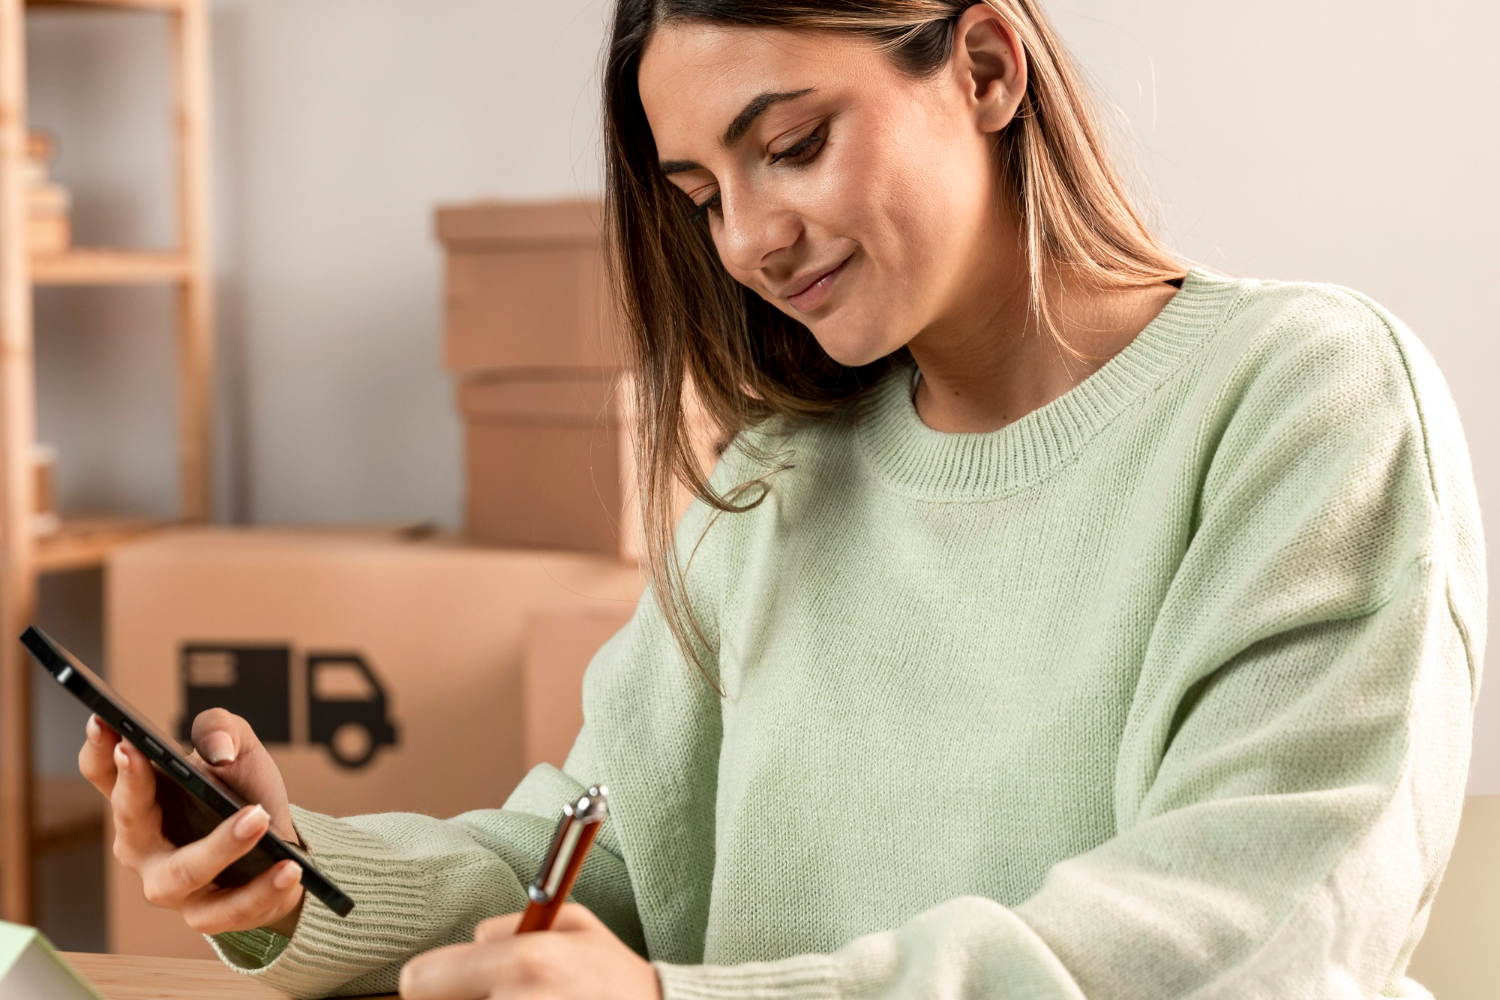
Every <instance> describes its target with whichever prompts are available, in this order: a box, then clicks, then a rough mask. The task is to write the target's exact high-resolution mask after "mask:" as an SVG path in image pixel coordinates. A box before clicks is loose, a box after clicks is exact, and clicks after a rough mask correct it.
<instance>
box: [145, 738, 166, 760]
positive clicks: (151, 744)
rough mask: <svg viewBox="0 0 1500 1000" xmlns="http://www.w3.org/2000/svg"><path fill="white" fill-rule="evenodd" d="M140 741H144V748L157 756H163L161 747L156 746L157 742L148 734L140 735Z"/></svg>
mask: <svg viewBox="0 0 1500 1000" xmlns="http://www.w3.org/2000/svg"><path fill="white" fill-rule="evenodd" d="M141 742H142V743H144V744H146V749H147V750H150V751H151V752H152V753H154V754H156V756H158V757H163V756H165V753H164V752H163V751H162V748H161V747H160V746H158V745H157V742H156V741H155V740H153V739H152V738H151V737H149V736H142V737H141Z"/></svg>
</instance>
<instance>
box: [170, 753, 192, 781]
mask: <svg viewBox="0 0 1500 1000" xmlns="http://www.w3.org/2000/svg"><path fill="white" fill-rule="evenodd" d="M167 763H168V764H171V765H172V770H174V771H176V772H177V773H178V774H180V775H182V776H183V777H184V778H191V777H192V776H193V772H192V771H189V770H188V768H187V765H186V764H184V763H183V762H182V761H180V760H176V759H175V758H173V759H169V760H168V761H167Z"/></svg>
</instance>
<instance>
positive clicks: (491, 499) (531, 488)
mask: <svg viewBox="0 0 1500 1000" xmlns="http://www.w3.org/2000/svg"><path fill="white" fill-rule="evenodd" d="M600 220H601V209H600V206H599V204H598V203H597V202H587V201H572V202H557V203H552V204H542V205H513V204H501V203H496V202H485V203H479V204H473V205H460V206H453V207H449V208H443V209H439V210H438V213H437V232H438V237H439V239H440V240H441V241H442V243H443V245H444V247H445V249H446V251H447V279H446V289H447V290H446V300H447V324H446V334H445V351H444V354H445V357H446V361H447V365H448V368H449V370H450V371H452V373H453V375H454V377H455V380H456V383H457V396H458V406H459V410H460V411H461V413H462V414H463V418H464V427H465V471H466V476H467V488H466V490H465V508H464V509H465V517H464V523H465V530H466V532H467V534H468V536H469V537H470V538H471V539H473V540H475V541H477V542H482V543H485V544H492V545H511V546H521V547H537V548H557V549H575V550H580V551H587V552H614V553H618V554H619V555H620V556H621V557H622V558H625V559H631V560H633V559H635V558H637V556H638V555H639V548H640V542H639V537H640V534H639V527H640V525H639V515H638V508H637V505H636V504H635V498H634V494H635V471H634V469H635V466H634V456H633V449H632V447H631V440H632V431H633V428H632V426H631V412H630V407H629V406H628V401H629V395H630V392H629V386H628V385H627V384H626V383H625V382H624V380H623V379H622V378H621V370H622V363H623V343H622V340H621V338H622V327H621V323H620V319H619V314H618V311H617V308H616V306H615V305H614V297H613V296H612V295H611V294H610V291H609V288H608V282H607V274H606V268H605V264H604V249H603V245H602V236H601V221H600ZM687 402H688V404H689V410H688V416H689V423H690V426H691V427H692V429H693V437H694V440H695V442H696V443H697V448H698V452H699V460H700V463H701V464H702V465H703V466H704V468H705V469H707V468H709V467H711V466H712V463H713V461H714V457H715V456H714V451H713V445H714V443H715V442H714V434H713V431H712V429H711V428H710V427H709V425H708V422H707V420H706V419H705V417H704V414H703V412H702V410H701V409H700V408H698V407H697V406H695V405H694V400H693V398H692V396H691V394H689V396H688V399H687ZM688 499H689V497H687V496H686V495H685V494H684V495H682V496H679V498H678V500H679V504H678V506H679V508H680V507H682V506H685V505H686V502H687V500H688Z"/></svg>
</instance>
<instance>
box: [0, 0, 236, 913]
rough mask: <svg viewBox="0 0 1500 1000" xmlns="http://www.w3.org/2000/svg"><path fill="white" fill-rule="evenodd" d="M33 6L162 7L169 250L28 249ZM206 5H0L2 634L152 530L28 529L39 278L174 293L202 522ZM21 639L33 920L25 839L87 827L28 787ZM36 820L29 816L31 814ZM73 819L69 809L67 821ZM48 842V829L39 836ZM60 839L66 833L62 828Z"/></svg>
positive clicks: (15, 716) (205, 483)
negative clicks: (170, 194) (68, 574)
mask: <svg viewBox="0 0 1500 1000" xmlns="http://www.w3.org/2000/svg"><path fill="white" fill-rule="evenodd" d="M38 8H49V9H62V8H70V9H72V10H83V9H85V8H92V9H94V10H117V11H123V10H132V9H133V10H137V11H150V12H155V13H157V14H162V15H166V16H165V17H164V18H162V20H164V21H165V22H167V27H168V28H169V31H168V34H169V37H170V39H171V41H170V53H169V56H168V59H169V62H170V64H171V67H172V74H171V77H172V87H171V112H170V119H171V122H172V136H173V146H174V159H175V160H176V169H175V171H174V173H175V175H176V184H175V187H176V197H175V201H176V209H177V211H176V215H177V225H176V230H177V231H176V234H175V236H174V237H173V239H172V245H173V247H172V249H169V250H136V249H123V248H122V249H116V248H105V247H84V248H81V249H78V250H73V251H70V252H68V253H64V254H59V255H53V256H41V255H36V254H32V253H31V252H30V250H29V246H30V244H29V227H28V225H27V223H26V205H27V192H26V179H27V177H28V174H29V171H30V167H29V165H28V163H27V158H26V150H27V145H28V142H29V138H28V125H27V102H26V74H25V67H26V65H27V62H28V59H27V51H26V48H27V46H26V16H27V13H28V11H33V10H36V9H38ZM208 22H209V0H0V346H3V350H0V635H19V634H20V633H21V631H22V630H23V629H24V628H25V627H26V626H27V625H28V624H30V623H31V622H33V621H34V620H35V619H36V603H37V577H38V575H39V574H41V573H48V572H60V571H64V570H72V569H82V568H86V567H91V566H98V565H100V564H101V563H103V562H104V560H105V557H106V556H107V555H108V554H109V552H110V550H111V549H114V548H115V547H116V546H118V545H122V544H124V543H126V542H129V541H131V540H132V539H136V538H140V537H141V536H142V535H144V534H146V533H148V532H151V531H155V530H157V529H158V528H161V527H163V525H162V523H161V522H157V521H145V520H122V519H118V518H112V519H101V520H74V521H69V522H64V524H63V525H62V527H61V528H60V529H59V530H58V531H56V532H52V533H49V534H45V535H38V534H37V533H36V509H37V504H36V498H35V496H34V494H35V491H36V488H35V476H36V470H35V467H34V464H33V461H32V455H33V453H34V452H33V450H34V447H35V444H36V405H35V403H36V400H35V385H36V372H35V368H34V362H35V358H36V353H35V351H34V344H35V331H34V330H33V302H34V291H35V289H36V287H37V286H41V285H72V286H76V285H95V286H98V285H155V286H165V287H167V288H168V289H170V291H171V292H172V293H173V294H174V297H175V298H176V307H177V308H176V309H175V310H174V314H175V322H174V324H173V325H174V326H175V327H176V338H175V343H176V351H175V353H176V360H177V363H176V369H177V451H178V461H177V466H178V478H179V501H178V514H177V516H178V517H179V518H180V519H181V520H183V521H188V522H203V521H206V520H208V516H209V507H210V499H211V491H210V488H209V470H210V469H211V468H212V465H213V456H212V447H213V440H212V414H213V393H212V386H213V354H214V336H213V329H214V295H213V271H212V268H211V266H210V263H209V258H210V251H211V245H212V240H211V238H210V233H209V218H208V216H209V211H208V209H209V200H210V196H209V118H210V109H211V103H212V102H211V94H212V88H211V86H210V83H209V50H210V39H209V23H208ZM64 68H65V67H64ZM34 672H35V670H34V668H33V667H32V665H31V663H30V662H28V657H27V656H26V654H25V651H24V650H23V649H22V648H21V646H20V644H19V643H16V642H14V641H12V642H9V643H0V919H5V920H8V921H10V922H11V923H20V924H29V923H32V922H33V919H32V918H33V912H34V910H33V905H32V904H33V898H32V889H33V887H32V850H31V846H32V842H33V841H34V840H40V841H42V842H45V843H53V842H57V840H56V838H55V837H54V836H53V834H52V833H50V832H46V831H51V830H53V829H54V828H56V829H57V830H60V831H62V833H61V834H58V836H63V835H64V834H67V835H68V836H71V835H72V834H71V833H69V831H76V830H82V829H84V828H85V827H86V826H87V827H88V828H90V829H92V828H93V827H92V824H93V820H92V819H86V817H82V816H81V813H80V812H79V810H81V809H82V808H83V804H84V802H86V801H88V800H87V799H86V798H85V797H83V796H73V792H74V791H77V789H76V788H74V789H73V791H66V790H64V791H59V790H57V789H52V790H46V789H44V790H43V791H42V792H41V793H40V795H38V794H34V788H35V783H34V781H33V777H34V776H33V774H32V766H31V763H32V738H31V737H32V733H31V728H32V718H31V688H32V675H33V673H34ZM38 810H40V811H41V812H43V813H45V814H46V817H45V818H43V817H39V816H37V815H36V813H37V811H38ZM69 817H72V818H69ZM49 838H52V839H50V840H49ZM64 839H66V837H64Z"/></svg>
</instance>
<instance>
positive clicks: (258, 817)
mask: <svg viewBox="0 0 1500 1000" xmlns="http://www.w3.org/2000/svg"><path fill="white" fill-rule="evenodd" d="M270 819H271V815H270V813H268V812H266V811H265V809H263V808H262V807H260V806H247V807H246V808H245V809H244V810H243V811H242V812H241V813H240V818H239V819H237V820H235V821H234V835H235V836H236V837H238V838H240V839H241V840H249V839H250V838H251V837H259V836H260V835H261V834H262V833H264V832H265V828H266V824H267V823H268V822H270Z"/></svg>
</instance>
